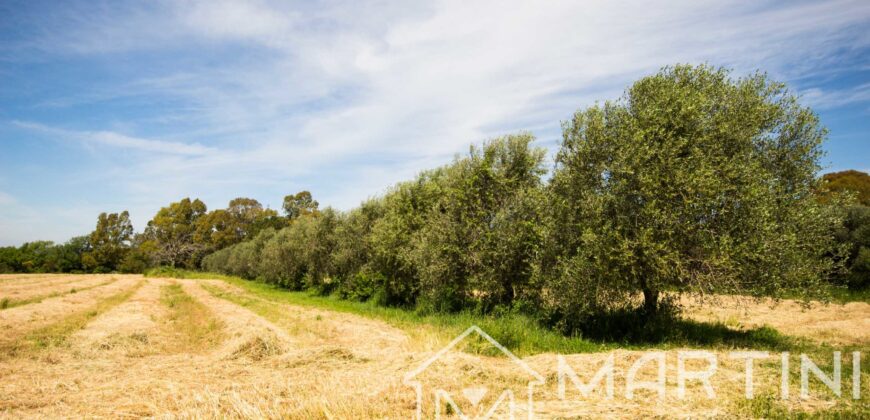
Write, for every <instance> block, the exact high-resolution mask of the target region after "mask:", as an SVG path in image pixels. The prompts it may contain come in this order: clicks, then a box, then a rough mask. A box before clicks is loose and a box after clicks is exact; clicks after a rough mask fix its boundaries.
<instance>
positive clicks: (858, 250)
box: [835, 205, 870, 289]
mask: <svg viewBox="0 0 870 420" xmlns="http://www.w3.org/2000/svg"><path fill="white" fill-rule="evenodd" d="M845 211H846V218H845V220H844V222H843V226H842V228H841V229H839V230H838V231H837V241H838V242H839V243H841V244H843V245H845V246H846V247H847V249H848V253H847V254H846V259H845V265H846V268H847V270H846V271H844V272H843V273H839V275H837V276H836V277H835V280H838V282H839V283H842V284H846V285H848V286H849V287H850V288H852V289H866V288H868V287H870V207H868V206H862V205H851V206H847V207H846V208H845Z"/></svg>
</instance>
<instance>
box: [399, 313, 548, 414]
mask: <svg viewBox="0 0 870 420" xmlns="http://www.w3.org/2000/svg"><path fill="white" fill-rule="evenodd" d="M471 333H477V334H478V335H479V336H480V337H481V338H483V339H484V340H486V341H488V342H489V343H490V344H492V345H493V346H494V347H495V348H497V349H498V350H499V351H501V352H502V353H503V354H504V355H505V356H507V357H508V358H510V360H511V361H513V363H514V364H516V365H517V366H519V367H520V368H521V369H522V370H523V371H524V372H525V373H526V374H528V375H529V376H530V377H531V380H530V381H529V382H528V385H527V392H528V395H527V398H528V402H527V408H528V413H529V417H528V418H529V419H533V418H534V412H535V411H534V405H533V402H534V401H533V392H534V387H535V386H536V385H542V384H543V383H544V382H545V380H544V377H543V376H541V374H539V373H538V372H536V371H535V370H534V369H532V368H531V367H529V365H528V364H526V362H524V361H522V360H521V359H520V358H519V357H517V356H516V355H514V354H513V353H511V351H510V350H508V349H507V348H505V347H504V346H503V345H501V344H500V343H499V342H498V341H495V339H494V338H492V337H490V335H489V334H487V333H486V332H484V331H483V330H482V329H480V327H478V326H476V325H472V326H471V327H469V328H468V329H467V330H465V332H463V333H462V334H459V336H457V337H456V338H454V339H453V341H451V342H450V344H448V345H447V346H445V347H444V348H443V349H441V350H439V351H438V353H436V354H435V355H434V356H432V357H430V358H429V359H427V360H426V361H424V362H423V363H422V364H420V366H418V367H417V368H416V369H414V370H413V371H411V372H408V374H407V375H405V378H404V381H403V382H404V383H405V385H408V386H412V387H414V388H415V390H416V392H417V409H416V410H417V412H416V418H417V419H418V420H421V419H422V418H423V384H422V382H420V381H419V380H418V379H417V376H418V375H419V374H420V373H422V372H423V371H425V370H426V369H428V368H429V366H430V365H432V364H433V363H434V362H435V361H437V360H438V359H440V358H441V357H443V356H444V354H446V353H447V352H448V351H450V350H453V349H454V348H455V347H456V346H457V345H458V344H459V343H460V342H462V340H464V339H465V338H466V337H468V336H469V335H471ZM489 391H490V390H489V389H487V388H485V387H469V388H465V389H463V390H462V396H464V397H465V399H466V400H468V401H469V402H470V403H471V405H473V406H474V407H475V408H477V407H478V405H479V404H480V402H481V401H482V400H483V399H484V397H486V395H487V394H489ZM432 392H433V393H434V401H435V418H436V419H438V418H440V417H441V411H442V408H443V409H450V410H452V414H454V415H458V416H459V417H460V418H462V419H468V418H469V417H468V416H467V415H465V414H464V413H463V412H462V411H461V410H460V409H459V406H458V405H457V404H456V403H455V401H454V399H453V397H452V396H451V395H450V393H448V392H447V391H445V390H443V389H434V390H432ZM499 392H500V394H499V397H498V398H497V399H496V400H495V402H494V403H493V404H492V406H491V407H490V408H489V410H487V411H486V413H484V414H483V416H482V417H481V418H484V419H489V418H492V417H493V415H494V414H495V413H496V410H498V409H499V408H500V407H502V405H503V404H505V403H507V409H508V418H510V419H514V418H515V415H514V414H515V412H516V411H515V410H516V399H515V396H514V392H513V391H512V390H510V389H503V390H499ZM444 403H446V404H444ZM448 407H449V408H448Z"/></svg>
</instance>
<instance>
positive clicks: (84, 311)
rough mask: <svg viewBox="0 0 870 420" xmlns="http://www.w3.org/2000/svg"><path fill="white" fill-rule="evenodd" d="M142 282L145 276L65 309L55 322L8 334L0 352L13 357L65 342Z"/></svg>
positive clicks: (137, 287)
mask: <svg viewBox="0 0 870 420" xmlns="http://www.w3.org/2000/svg"><path fill="white" fill-rule="evenodd" d="M144 282H145V281H144V280H139V281H138V282H136V283H135V284H134V285H132V286H128V287H127V288H126V289H122V290H120V291H117V292H115V293H114V294H112V295H110V296H108V297H105V298H102V299H98V300H97V301H96V303H94V304H91V305H88V306H86V307H83V308H79V309H78V310H77V311H75V312H73V313H68V314H66V315H65V316H63V317H62V318H61V319H59V320H57V321H55V322H52V323H49V324H47V325H44V326H41V327H39V328H35V329H31V330H29V331H27V332H26V333H25V334H24V335H23V336H22V337H19V338H17V339H15V338H8V337H7V338H6V340H4V341H3V342H0V355H2V356H3V357H13V358H14V357H17V356H21V355H22V354H25V355H26V354H30V353H32V352H34V351H40V350H44V349H48V348H54V347H58V346H61V345H64V344H66V343H67V339H68V338H69V337H70V336H71V335H72V334H74V333H75V332H76V331H78V330H81V329H82V328H85V326H86V325H87V324H88V323H89V322H90V321H91V320H92V319H94V318H95V317H97V316H99V315H100V314H102V313H104V312H106V311H108V310H110V309H112V308H113V307H115V306H117V305H119V304H121V303H122V302H124V301H126V300H127V299H128V298H130V296H132V295H133V293H135V292H136V290H138V289H139V287H141V286H142V284H143V283H144Z"/></svg>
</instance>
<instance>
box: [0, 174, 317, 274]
mask: <svg viewBox="0 0 870 420" xmlns="http://www.w3.org/2000/svg"><path fill="white" fill-rule="evenodd" d="M284 207H285V212H286V213H287V214H288V216H287V217H282V216H279V215H278V212H276V211H275V210H271V209H268V208H263V206H262V205H261V204H260V203H259V202H258V201H257V200H254V199H251V198H236V199H233V200H231V201H230V202H229V205H228V206H227V208H225V209H216V210H212V211H208V210H207V208H206V205H205V203H203V202H202V201H200V200H198V199H194V200H191V199H189V198H185V199H182V200H180V201H178V202H175V203H171V204H169V205H168V206H166V207H163V208H161V209H160V211H158V212H157V214H156V215H155V216H154V218H153V219H151V220H150V221H149V222H148V225H147V226H146V228H145V230H144V232H142V233H138V234H137V233H135V232H134V230H133V224H132V222H131V221H130V215H129V213H128V212H127V211H123V212H120V213H102V214H100V215H99V217H98V218H97V225H96V227H95V229H94V231H93V232H91V233H90V235H87V236H81V237H76V238H73V239H71V240H70V241H69V242H67V243H65V244H59V245H56V244H54V243H52V242H49V241H38V242H31V243H26V244H24V245H22V246H21V247H3V248H0V272H24V273H28V272H96V273H103V272H113V271H121V272H128V273H138V272H142V271H144V270H145V269H147V268H149V267H153V266H157V265H169V266H173V267H175V266H180V267H185V268H197V267H199V264H200V260H201V259H202V257H203V256H205V255H207V254H209V253H212V252H214V251H216V250H218V249H222V248H225V247H227V246H230V245H233V244H236V243H239V242H242V241H245V240H247V239H250V238H252V237H254V236H256V235H257V234H258V233H259V232H260V231H262V230H264V229H267V228H269V229H273V230H274V229H280V228H282V227H284V226H287V224H288V223H289V221H290V220H292V219H293V218H295V217H298V216H299V215H305V214H309V213H311V212H312V210H313V209H316V208H317V202H316V201H314V200H312V199H311V194H310V193H309V192H307V191H303V192H300V193H298V194H295V195H289V196H287V197H286V199H285V203H284Z"/></svg>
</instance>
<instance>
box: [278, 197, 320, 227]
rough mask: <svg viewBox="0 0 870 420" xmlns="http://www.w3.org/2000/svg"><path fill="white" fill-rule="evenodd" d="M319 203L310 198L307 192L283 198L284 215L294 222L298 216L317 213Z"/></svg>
mask: <svg viewBox="0 0 870 420" xmlns="http://www.w3.org/2000/svg"><path fill="white" fill-rule="evenodd" d="M318 205H319V203H318V202H317V201H316V200H314V199H313V198H312V197H311V193H310V192H308V191H300V192H298V193H296V194H294V195H288V196H286V197H284V214H286V215H287V218H288V219H290V220H294V219H296V218H298V217H299V216H303V215H306V214H312V213H316V212H317V206H318Z"/></svg>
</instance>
